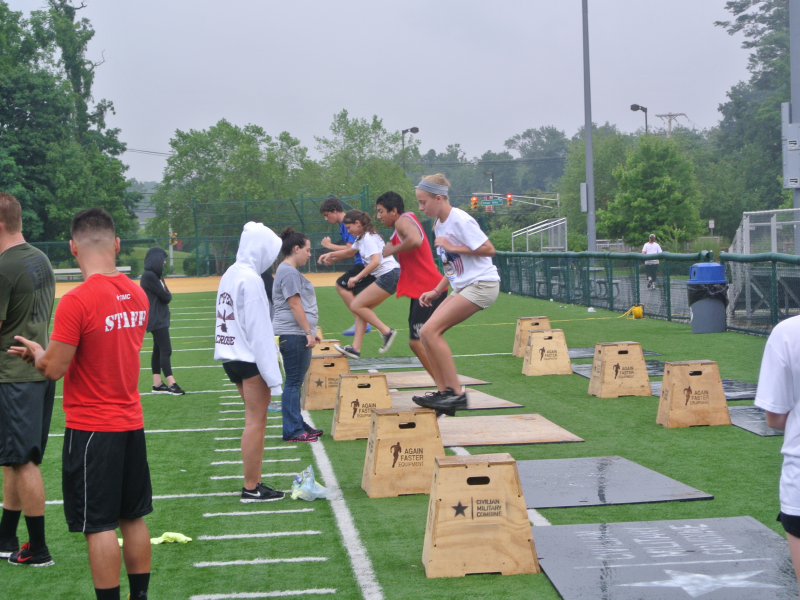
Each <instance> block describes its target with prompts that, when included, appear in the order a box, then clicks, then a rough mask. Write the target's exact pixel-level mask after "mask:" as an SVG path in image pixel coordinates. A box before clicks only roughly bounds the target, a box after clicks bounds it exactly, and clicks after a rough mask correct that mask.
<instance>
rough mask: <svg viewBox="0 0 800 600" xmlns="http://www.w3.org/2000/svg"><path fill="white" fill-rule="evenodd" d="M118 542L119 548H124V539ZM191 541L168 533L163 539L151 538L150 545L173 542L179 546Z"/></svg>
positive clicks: (178, 534) (179, 534)
mask: <svg viewBox="0 0 800 600" xmlns="http://www.w3.org/2000/svg"><path fill="white" fill-rule="evenodd" d="M117 541H118V542H119V547H120V548H122V538H118V539H117ZM191 541H192V538H190V537H187V536H185V535H183V534H182V533H175V532H172V531H167V532H166V533H165V534H163V535H162V536H161V537H157V538H150V543H151V544H153V545H154V546H157V545H158V544H164V543H171V542H176V543H178V544H186V543H188V542H191Z"/></svg>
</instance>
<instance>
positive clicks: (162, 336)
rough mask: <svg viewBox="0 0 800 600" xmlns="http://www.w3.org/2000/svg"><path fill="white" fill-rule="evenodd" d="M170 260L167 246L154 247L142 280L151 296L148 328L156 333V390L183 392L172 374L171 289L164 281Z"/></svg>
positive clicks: (142, 284)
mask: <svg viewBox="0 0 800 600" xmlns="http://www.w3.org/2000/svg"><path fill="white" fill-rule="evenodd" d="M166 262H167V253H166V251H165V250H163V249H161V248H158V247H155V248H150V250H148V251H147V255H145V257H144V272H143V273H142V279H141V281H140V284H141V286H142V289H143V290H144V291H145V293H146V294H147V299H148V300H150V316H149V318H148V320H147V331H149V332H150V333H152V334H153V356H152V357H151V359H150V366H151V367H152V369H153V393H154V394H172V395H173V396H182V395H183V394H185V393H186V392H184V391H183V390H182V389H181V387H180V386H179V385H178V384H177V383H175V378H174V377H173V376H172V365H171V364H170V360H169V359H170V356H171V355H172V344H171V342H170V340H169V303H170V301H171V300H172V293H171V292H170V291H169V289H167V283H166V282H165V281H164V276H163V269H164V264H165V263H166ZM162 371H163V372H164V377H166V379H167V383H166V384H165V383H164V382H163V381H161V372H162Z"/></svg>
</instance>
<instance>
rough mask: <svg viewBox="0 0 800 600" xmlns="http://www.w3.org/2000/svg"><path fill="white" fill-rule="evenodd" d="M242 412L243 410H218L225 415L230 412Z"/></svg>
mask: <svg viewBox="0 0 800 600" xmlns="http://www.w3.org/2000/svg"><path fill="white" fill-rule="evenodd" d="M237 404H238V402H237ZM243 412H244V410H221V411H219V414H221V415H226V414H230V413H243Z"/></svg>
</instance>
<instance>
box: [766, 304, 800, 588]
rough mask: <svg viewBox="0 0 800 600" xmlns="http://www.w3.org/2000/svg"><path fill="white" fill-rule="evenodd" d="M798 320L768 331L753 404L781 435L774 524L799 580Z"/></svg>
mask: <svg viewBox="0 0 800 600" xmlns="http://www.w3.org/2000/svg"><path fill="white" fill-rule="evenodd" d="M799 384H800V317H792V318H791V319H786V320H785V321H781V322H780V323H778V324H777V325H776V326H775V329H773V330H772V333H771V334H770V336H769V339H768V340H767V345H766V347H765V348H764V356H763V358H762V359H761V372H760V373H759V375H758V391H757V392H756V401H755V405H756V406H758V407H759V408H763V409H764V410H765V411H766V413H767V415H766V416H767V425H769V426H770V427H772V428H774V429H779V430H781V431H783V432H784V438H783V447H782V448H781V453H782V454H783V467H782V468H781V481H780V503H781V511H780V513H779V514H778V521H780V522H781V524H782V525H783V528H784V530H785V531H786V539H787V540H788V542H789V553H790V554H791V556H792V564H793V565H794V571H795V574H796V575H797V578H798V579H800V410H798V406H800V385H799Z"/></svg>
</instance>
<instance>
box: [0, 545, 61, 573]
mask: <svg viewBox="0 0 800 600" xmlns="http://www.w3.org/2000/svg"><path fill="white" fill-rule="evenodd" d="M8 562H9V564H12V565H29V566H31V567H52V566H53V565H54V564H56V563H54V562H53V557H52V556H50V551H49V550H48V549H47V546H44V547H42V548H40V549H39V550H37V551H36V552H31V545H30V542H26V543H24V544H22V550H20V551H19V552H14V553H13V554H12V555H11V556H9V557H8Z"/></svg>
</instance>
